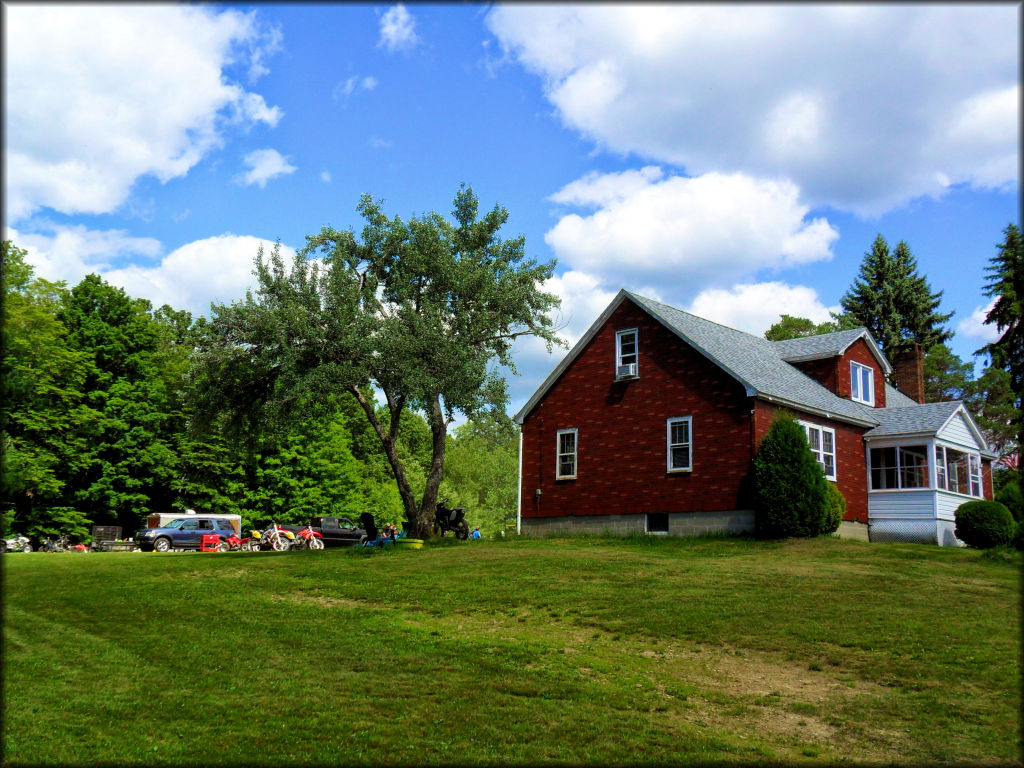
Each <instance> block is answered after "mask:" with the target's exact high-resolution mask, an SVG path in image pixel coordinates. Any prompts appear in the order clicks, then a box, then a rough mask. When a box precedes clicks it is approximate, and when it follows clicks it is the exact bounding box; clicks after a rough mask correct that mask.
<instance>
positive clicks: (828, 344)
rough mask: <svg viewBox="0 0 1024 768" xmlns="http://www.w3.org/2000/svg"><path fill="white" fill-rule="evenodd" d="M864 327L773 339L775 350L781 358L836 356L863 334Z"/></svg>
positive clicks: (807, 358)
mask: <svg viewBox="0 0 1024 768" xmlns="http://www.w3.org/2000/svg"><path fill="white" fill-rule="evenodd" d="M865 332H866V329H864V328H854V329H852V330H849V331H837V332H835V333H823V334H821V335H820V336H804V337H801V338H799V339H786V340H785V341H773V342H772V344H773V345H774V346H775V351H776V352H778V353H779V357H781V358H782V359H783V360H790V361H792V360H817V359H818V358H822V357H836V356H837V355H841V354H843V352H845V351H846V348H847V347H848V346H850V345H851V344H853V342H855V341H856V340H857V339H859V338H860V337H861V336H863V335H864V333H865Z"/></svg>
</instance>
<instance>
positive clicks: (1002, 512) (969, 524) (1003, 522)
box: [954, 501, 1017, 549]
mask: <svg viewBox="0 0 1024 768" xmlns="http://www.w3.org/2000/svg"><path fill="white" fill-rule="evenodd" d="M1016 532H1017V524H1016V523H1015V522H1014V520H1013V516H1012V515H1011V514H1010V510H1008V509H1007V508H1006V507H1005V506H1004V505H1002V504H1000V503H999V502H998V501H968V502H965V503H964V504H961V505H960V506H959V507H957V510H956V529H955V530H954V533H955V534H956V537H957V538H958V539H960V541H962V542H964V544H966V545H967V546H969V547H974V548H975V549H990V548H991V547H996V546H999V545H1000V544H1009V543H1010V542H1011V541H1012V540H1013V537H1014V534H1015V533H1016Z"/></svg>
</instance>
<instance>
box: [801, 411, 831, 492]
mask: <svg viewBox="0 0 1024 768" xmlns="http://www.w3.org/2000/svg"><path fill="white" fill-rule="evenodd" d="M797 424H799V425H800V426H801V427H803V428H804V439H805V440H807V447H808V448H811V441H810V437H809V435H808V434H807V429H808V427H810V428H811V429H817V430H818V431H820V432H830V433H831V434H832V453H829V454H826V452H825V445H824V441H822V446H821V450H820V451H818V453H820V454H822V455H823V456H824V455H828V456H831V457H832V474H831V475H825V479H826V480H831V481H832V482H836V481H837V479H838V477H839V442H838V441H837V440H836V431H835V430H834V429H832V427H823V426H821V425H820V424H813V423H811V422H809V421H797ZM814 452H815V451H814V449H813V448H811V453H814ZM814 458H815V461H817V458H818V457H817V456H815V457H814ZM818 466H819V467H821V471H822V474H824V473H825V466H824V463H823V462H821V461H818Z"/></svg>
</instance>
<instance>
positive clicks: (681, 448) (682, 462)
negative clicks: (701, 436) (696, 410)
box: [665, 416, 693, 472]
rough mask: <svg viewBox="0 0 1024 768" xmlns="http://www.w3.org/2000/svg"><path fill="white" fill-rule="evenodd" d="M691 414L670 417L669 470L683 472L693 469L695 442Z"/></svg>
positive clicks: (668, 431) (668, 433) (667, 428)
mask: <svg viewBox="0 0 1024 768" xmlns="http://www.w3.org/2000/svg"><path fill="white" fill-rule="evenodd" d="M692 424H693V418H692V417H691V416H682V417H679V418H675V419H669V420H668V423H667V427H666V430H665V431H666V432H667V436H666V438H667V441H668V471H669V472H683V471H687V470H691V469H693V454H692V452H691V447H692V443H693V438H692V433H691V431H690V427H691V425H692Z"/></svg>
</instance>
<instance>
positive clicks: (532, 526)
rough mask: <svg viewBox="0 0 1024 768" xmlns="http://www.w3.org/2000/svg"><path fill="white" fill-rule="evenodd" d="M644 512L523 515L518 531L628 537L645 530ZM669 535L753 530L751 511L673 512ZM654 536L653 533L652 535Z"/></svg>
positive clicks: (645, 519)
mask: <svg viewBox="0 0 1024 768" xmlns="http://www.w3.org/2000/svg"><path fill="white" fill-rule="evenodd" d="M646 524H647V516H646V515H572V516H569V517H524V518H523V519H522V532H523V533H524V534H525V535H527V536H529V535H531V534H532V535H539V536H544V535H547V534H561V533H569V534H572V533H590V534H611V535H614V536H629V535H630V534H634V533H645V532H646ZM668 531H669V535H670V536H702V535H707V534H711V533H729V534H737V535H738V534H743V533H753V532H754V513H753V511H752V510H747V509H737V510H731V511H728V512H673V513H669V516H668ZM655 535H656V534H655Z"/></svg>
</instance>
